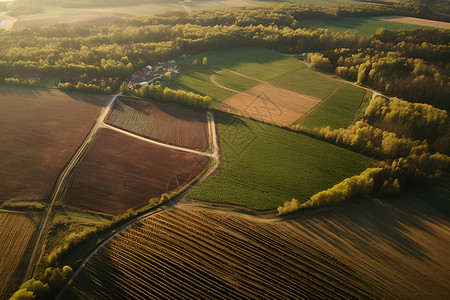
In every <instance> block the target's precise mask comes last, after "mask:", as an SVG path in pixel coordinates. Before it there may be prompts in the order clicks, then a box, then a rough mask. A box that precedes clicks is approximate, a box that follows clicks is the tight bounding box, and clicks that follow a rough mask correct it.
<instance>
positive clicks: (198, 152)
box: [101, 123, 213, 156]
mask: <svg viewBox="0 0 450 300" xmlns="http://www.w3.org/2000/svg"><path fill="white" fill-rule="evenodd" d="M101 127H102V128H106V129H110V130H114V131H117V132H119V133H122V134H124V135H127V136H130V137H132V138H135V139H138V140H141V141H144V142H147V143H151V144H156V145H159V146H162V147H166V148H171V149H175V150H180V151H184V152H190V153H194V154H199V155H206V156H213V154H211V153H208V152H202V151H198V150H193V149H189V148H184V147H180V146H174V145H170V144H167V143H163V142H158V141H155V140H153V139H150V138H146V137H143V136H140V135H138V134H134V133H132V132H129V131H126V130H123V129H121V128H118V127H115V126H112V125H109V124H106V123H103V124H102V125H101Z"/></svg>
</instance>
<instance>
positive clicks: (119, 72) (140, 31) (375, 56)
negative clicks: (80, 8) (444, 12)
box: [0, 3, 450, 109]
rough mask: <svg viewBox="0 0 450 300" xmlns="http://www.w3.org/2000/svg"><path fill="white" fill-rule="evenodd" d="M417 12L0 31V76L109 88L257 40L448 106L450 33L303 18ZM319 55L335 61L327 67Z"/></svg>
mask: <svg viewBox="0 0 450 300" xmlns="http://www.w3.org/2000/svg"><path fill="white" fill-rule="evenodd" d="M402 5H403V4H402ZM405 5H406V4H405ZM414 11H415V10H414V9H412V10H411V11H409V10H408V9H404V8H398V7H397V6H392V5H381V4H380V5H373V4H371V5H366V4H362V5H353V6H335V7H322V6H311V5H304V4H287V3H283V4H275V5H268V6H262V7H244V8H225V9H211V10H204V11H193V12H185V11H171V12H164V13H161V14H158V15H155V16H152V17H136V18H129V19H123V20H121V21H118V22H115V23H111V24H105V25H87V24H77V25H65V24H62V25H56V26H51V27H38V28H33V29H31V28H25V29H17V30H12V31H0V82H5V83H12V84H20V83H23V84H25V85H29V84H30V81H29V80H28V77H27V74H29V73H30V72H31V73H38V74H40V76H42V77H55V76H57V77H59V78H60V81H61V82H62V83H61V84H60V88H63V89H76V90H82V91H90V92H102V93H110V92H112V91H116V90H118V89H119V87H120V85H121V82H122V81H124V80H126V78H128V77H129V76H130V73H132V72H133V70H137V69H139V68H141V67H143V66H145V65H147V64H149V63H155V62H157V61H162V60H166V59H169V58H174V57H177V56H179V55H181V54H183V53H190V54H194V53H200V52H205V51H213V50H217V49H224V48H233V47H243V46H253V47H263V48H269V49H275V50H277V51H280V52H285V53H296V54H301V53H310V52H314V53H320V54H316V55H318V56H317V57H315V59H314V61H315V62H313V63H312V65H313V67H316V68H318V69H324V70H326V71H333V70H335V72H336V73H337V74H338V75H339V76H342V77H343V78H345V79H348V80H352V81H355V82H357V83H358V84H362V85H368V86H370V87H372V88H374V89H376V90H378V91H380V92H382V93H384V94H387V95H391V96H397V97H400V98H402V99H405V100H410V101H418V102H423V101H426V103H430V104H432V105H434V106H436V107H440V108H443V109H446V108H448V104H447V101H446V99H449V97H450V86H449V82H448V78H449V72H450V66H449V64H448V62H447V61H446V60H445V59H446V58H447V57H448V56H449V54H450V53H449V52H450V50H449V49H450V46H449V41H450V35H449V31H448V30H437V29H436V30H434V29H421V30H413V31H398V32H393V31H388V30H384V29H380V30H379V31H377V32H376V33H375V34H374V35H372V36H371V37H369V38H363V37H359V36H357V35H356V34H354V33H349V32H346V33H338V32H333V31H330V30H327V29H320V28H319V29H306V28H301V27H300V26H299V23H298V21H299V20H301V19H305V18H338V17H342V16H370V15H389V14H400V13H403V14H406V15H417V13H415V12H414ZM320 57H323V58H326V59H327V60H328V62H325V64H323V60H322V59H318V58H320ZM318 62H322V65H317V63H318ZM93 79H95V80H94V81H96V83H94V82H92V80H93ZM17 80H19V82H17ZM32 84H34V83H32ZM406 87H408V88H406ZM204 96H206V95H204Z"/></svg>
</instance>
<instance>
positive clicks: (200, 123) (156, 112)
mask: <svg viewBox="0 0 450 300" xmlns="http://www.w3.org/2000/svg"><path fill="white" fill-rule="evenodd" d="M105 122H106V123H107V124H109V125H112V126H114V127H118V128H121V129H124V130H126V131H129V132H131V133H135V134H138V135H141V136H144V137H148V138H150V139H153V140H156V141H160V142H163V143H167V144H170V145H175V146H182V147H186V148H190V149H195V150H200V151H205V150H207V149H208V147H209V140H208V123H207V118H206V114H205V112H204V111H201V110H195V109H192V108H189V107H186V106H181V105H176V104H165V103H164V104H163V103H158V102H148V101H143V100H139V99H133V98H126V97H119V98H118V99H117V100H116V101H115V102H114V105H113V107H112V110H111V112H110V114H109V115H108V117H107V119H106V121H105ZM161 128H163V129H164V130H161Z"/></svg>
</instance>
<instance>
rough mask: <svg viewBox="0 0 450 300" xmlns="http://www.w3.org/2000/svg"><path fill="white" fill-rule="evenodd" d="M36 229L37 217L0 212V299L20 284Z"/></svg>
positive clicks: (8, 294) (4, 297) (6, 296)
mask: <svg viewBox="0 0 450 300" xmlns="http://www.w3.org/2000/svg"><path fill="white" fill-rule="evenodd" d="M36 227H37V215H33V214H30V213H28V214H25V213H16V212H6V211H0V257H1V260H0V274H2V279H1V280H0V299H6V298H8V296H10V293H11V292H13V291H14V290H15V289H16V288H18V287H19V285H20V284H21V283H22V279H23V278H22V277H23V276H24V273H23V272H24V268H26V265H25V263H26V262H25V261H24V260H23V258H24V256H26V255H27V248H28V244H29V242H30V240H31V239H32V237H33V235H34V232H35V230H36Z"/></svg>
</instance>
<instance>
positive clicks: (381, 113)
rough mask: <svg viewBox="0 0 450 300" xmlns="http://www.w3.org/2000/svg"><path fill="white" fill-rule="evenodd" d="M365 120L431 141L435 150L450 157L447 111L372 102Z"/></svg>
mask: <svg viewBox="0 0 450 300" xmlns="http://www.w3.org/2000/svg"><path fill="white" fill-rule="evenodd" d="M364 118H365V119H366V120H367V122H368V123H369V124H372V125H373V126H376V127H378V128H381V129H383V130H386V131H391V132H395V133H396V134H397V135H399V136H403V137H407V138H411V139H414V140H425V139H426V140H427V142H428V144H429V145H430V147H431V149H432V150H435V151H438V152H441V153H444V154H450V120H449V117H448V113H447V111H445V110H442V109H438V108H435V107H433V106H431V105H428V104H423V103H410V102H407V101H404V100H400V99H397V98H393V99H387V98H385V97H376V98H375V99H373V100H371V102H370V103H369V106H368V107H367V109H366V111H365V116H364Z"/></svg>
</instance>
